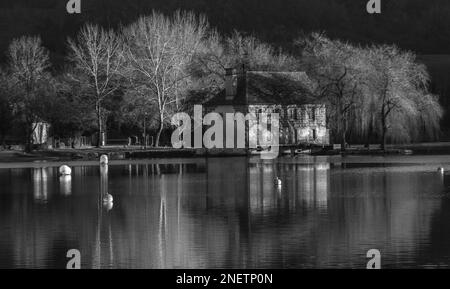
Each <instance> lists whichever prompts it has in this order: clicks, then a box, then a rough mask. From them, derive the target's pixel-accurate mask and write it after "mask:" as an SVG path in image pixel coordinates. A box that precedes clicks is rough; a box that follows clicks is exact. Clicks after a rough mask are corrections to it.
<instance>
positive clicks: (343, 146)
mask: <svg viewBox="0 0 450 289" xmlns="http://www.w3.org/2000/svg"><path fill="white" fill-rule="evenodd" d="M345 135H346V131H345V129H343V130H342V136H341V151H342V152H345V151H346V143H347V142H346V141H345Z"/></svg>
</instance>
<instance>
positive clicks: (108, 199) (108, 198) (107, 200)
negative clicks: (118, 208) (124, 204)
mask: <svg viewBox="0 0 450 289" xmlns="http://www.w3.org/2000/svg"><path fill="white" fill-rule="evenodd" d="M112 202H113V196H112V195H110V194H106V195H105V196H104V197H103V203H112Z"/></svg>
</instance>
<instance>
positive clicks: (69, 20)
mask: <svg viewBox="0 0 450 289" xmlns="http://www.w3.org/2000/svg"><path fill="white" fill-rule="evenodd" d="M67 1H68V0H39V1H36V0H0V49H1V51H3V52H4V51H5V49H6V47H7V45H8V43H9V42H10V41H11V39H13V38H15V37H19V36H21V35H24V34H28V35H41V37H42V38H43V41H44V45H45V46H46V47H47V48H49V49H50V51H51V52H52V55H53V57H54V59H56V61H58V59H60V58H61V59H62V57H63V55H64V53H65V51H66V46H65V43H66V40H67V37H68V36H73V35H74V33H76V31H77V30H78V29H79V28H80V26H82V25H83V24H84V23H86V22H94V23H99V24H101V25H104V26H109V27H117V26H118V25H120V24H126V23H129V22H132V21H134V20H135V19H136V18H137V17H138V16H139V15H142V14H148V13H150V12H151V10H152V9H156V10H159V11H162V12H164V13H170V12H173V11H175V10H177V9H183V10H193V11H195V12H198V13H202V14H204V15H206V16H207V17H208V19H209V21H210V23H211V25H212V26H213V27H216V28H217V29H218V30H219V31H221V32H222V33H224V34H227V33H231V32H232V31H233V30H239V31H243V32H246V33H249V34H254V35H255V36H257V37H259V38H261V39H262V40H264V41H267V42H270V43H272V44H274V45H276V46H281V47H283V48H284V49H286V50H290V51H293V52H294V53H295V49H294V48H293V45H292V43H293V41H294V40H295V39H296V38H298V37H299V36H301V35H303V34H305V33H309V32H312V31H324V32H326V34H327V35H328V36H330V37H332V38H339V39H342V40H348V41H350V42H353V43H358V44H371V43H387V44H396V45H398V46H400V47H401V48H403V49H408V50H412V51H414V52H416V53H418V54H450V17H449V15H450V1H448V0H432V1H430V0H380V1H381V5H382V6H381V7H382V13H381V14H377V15H375V14H368V13H367V11H366V4H367V2H368V0H126V1H125V0H80V1H81V8H82V9H81V14H72V15H69V14H68V13H67V11H66V3H67Z"/></svg>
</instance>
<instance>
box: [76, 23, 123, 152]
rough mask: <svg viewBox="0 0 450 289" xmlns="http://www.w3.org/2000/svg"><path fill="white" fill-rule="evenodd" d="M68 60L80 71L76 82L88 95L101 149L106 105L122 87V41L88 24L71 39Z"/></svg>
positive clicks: (114, 34)
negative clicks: (95, 120)
mask: <svg viewBox="0 0 450 289" xmlns="http://www.w3.org/2000/svg"><path fill="white" fill-rule="evenodd" d="M68 45H69V50H70V54H69V57H68V58H69V60H70V61H71V62H72V63H74V64H75V69H76V71H77V73H76V74H74V76H73V77H74V78H75V79H76V80H77V81H78V82H79V83H80V85H81V86H82V87H83V90H85V91H86V92H87V94H88V96H89V97H88V98H89V101H88V102H89V104H90V105H92V106H93V107H94V108H95V112H96V116H97V129H98V144H97V145H98V146H101V145H102V144H103V141H104V139H103V137H102V136H103V134H104V132H105V130H106V127H105V126H106V122H105V119H104V118H105V115H106V111H105V109H104V102H105V101H106V100H107V99H108V98H109V97H111V96H112V95H113V93H114V92H115V91H116V90H117V89H118V88H119V87H120V79H121V77H122V74H121V72H122V71H121V69H122V67H123V63H124V58H123V54H122V47H123V45H122V41H121V39H120V37H119V36H117V35H116V33H115V32H114V31H111V30H109V31H108V30H105V29H103V28H101V27H99V26H97V25H91V24H88V25H86V26H84V27H83V28H82V29H81V30H80V32H79V33H78V36H77V39H76V41H74V40H72V39H69V40H68Z"/></svg>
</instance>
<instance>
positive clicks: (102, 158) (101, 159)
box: [100, 155, 108, 165]
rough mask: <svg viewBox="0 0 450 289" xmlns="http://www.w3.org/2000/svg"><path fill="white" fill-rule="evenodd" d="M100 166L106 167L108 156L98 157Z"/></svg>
mask: <svg viewBox="0 0 450 289" xmlns="http://www.w3.org/2000/svg"><path fill="white" fill-rule="evenodd" d="M100 164H101V165H107V164H108V156H107V155H101V156H100Z"/></svg>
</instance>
